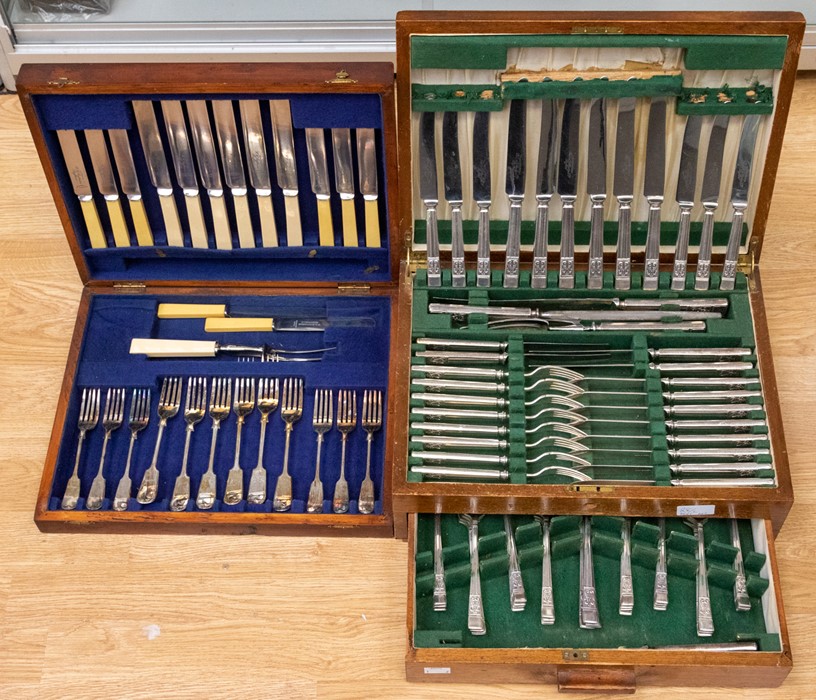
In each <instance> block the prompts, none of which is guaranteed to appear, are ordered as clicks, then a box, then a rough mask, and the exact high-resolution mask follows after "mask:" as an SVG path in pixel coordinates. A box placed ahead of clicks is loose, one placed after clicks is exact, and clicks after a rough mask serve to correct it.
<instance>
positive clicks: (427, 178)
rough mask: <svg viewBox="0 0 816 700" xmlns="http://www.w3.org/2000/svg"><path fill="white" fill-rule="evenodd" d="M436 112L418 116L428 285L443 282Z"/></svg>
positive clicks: (420, 180) (420, 188)
mask: <svg viewBox="0 0 816 700" xmlns="http://www.w3.org/2000/svg"><path fill="white" fill-rule="evenodd" d="M435 130H436V114H435V113H434V112H423V113H422V114H421V115H420V117H419V196H420V198H421V199H422V203H423V204H424V205H425V236H426V247H427V258H428V286H429V287H440V286H441V285H442V269H441V266H440V262H439V230H438V228H437V219H436V207H437V205H438V204H439V185H438V183H437V180H436V131H435Z"/></svg>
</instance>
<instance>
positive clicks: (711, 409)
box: [663, 403, 762, 417]
mask: <svg viewBox="0 0 816 700" xmlns="http://www.w3.org/2000/svg"><path fill="white" fill-rule="evenodd" d="M663 410H664V412H665V413H666V415H667V416H678V417H682V416H707V415H712V414H723V415H726V416H735V417H738V416H744V415H747V414H749V413H753V412H754V411H761V410H762V406H760V405H758V404H752V403H747V404H739V403H731V404H729V403H726V404H715V403H712V404H697V405H695V404H692V405H690V406H686V405H684V404H677V405H676V406H666V407H665V408H664V409H663Z"/></svg>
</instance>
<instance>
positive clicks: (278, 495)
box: [272, 423, 292, 513]
mask: <svg viewBox="0 0 816 700" xmlns="http://www.w3.org/2000/svg"><path fill="white" fill-rule="evenodd" d="M291 439H292V423H287V424H286V429H285V433H284V442H283V470H282V471H281V474H280V476H279V477H278V483H277V484H275V495H274V497H273V499H272V509H273V510H274V511H276V512H279V513H280V512H284V511H287V510H289V509H290V508H291V507H292V477H290V476H289V446H290V444H291Z"/></svg>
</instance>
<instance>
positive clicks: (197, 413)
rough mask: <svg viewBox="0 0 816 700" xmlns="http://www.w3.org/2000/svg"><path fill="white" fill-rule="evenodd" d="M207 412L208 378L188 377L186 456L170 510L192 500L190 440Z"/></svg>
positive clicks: (181, 507) (177, 478)
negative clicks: (188, 461)
mask: <svg viewBox="0 0 816 700" xmlns="http://www.w3.org/2000/svg"><path fill="white" fill-rule="evenodd" d="M206 413H207V380H206V379H205V378H204V377H190V378H189V379H187V397H186V398H185V400H184V422H185V423H187V430H186V431H185V432H186V434H185V436H184V456H183V457H182V458H181V473H180V474H179V475H178V476H177V477H176V483H175V484H174V486H173V497H172V498H171V499H170V510H174V511H177V512H178V511H182V510H185V509H186V508H187V503H189V501H190V475H189V474H188V473H187V460H188V459H189V457H190V440H191V438H192V437H193V431H194V430H195V427H196V425H197V424H198V423H200V422H201V421H202V420H203V418H204V415H205V414H206Z"/></svg>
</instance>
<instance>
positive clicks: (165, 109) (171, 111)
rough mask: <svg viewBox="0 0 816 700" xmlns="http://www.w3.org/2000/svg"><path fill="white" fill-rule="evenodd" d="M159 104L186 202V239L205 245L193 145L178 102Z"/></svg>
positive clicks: (198, 245) (196, 245)
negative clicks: (187, 233)
mask: <svg viewBox="0 0 816 700" xmlns="http://www.w3.org/2000/svg"><path fill="white" fill-rule="evenodd" d="M161 106H162V114H163V115H164V124H165V126H166V127H167V139H168V141H169V142H170V152H171V153H172V154H173V166H174V168H175V170H176V180H178V183H179V185H181V189H182V192H184V202H185V204H186V205H187V219H188V221H189V224H190V239H191V240H192V243H193V247H194V248H208V247H209V242H208V241H207V227H206V226H205V225H204V214H203V212H202V211H201V198H200V197H199V190H198V178H197V176H196V172H195V163H194V162H193V149H192V146H190V137H189V135H188V133H187V123H186V122H185V120H184V112H183V111H182V109H181V102H179V101H178V100H163V101H162V103H161Z"/></svg>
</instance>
